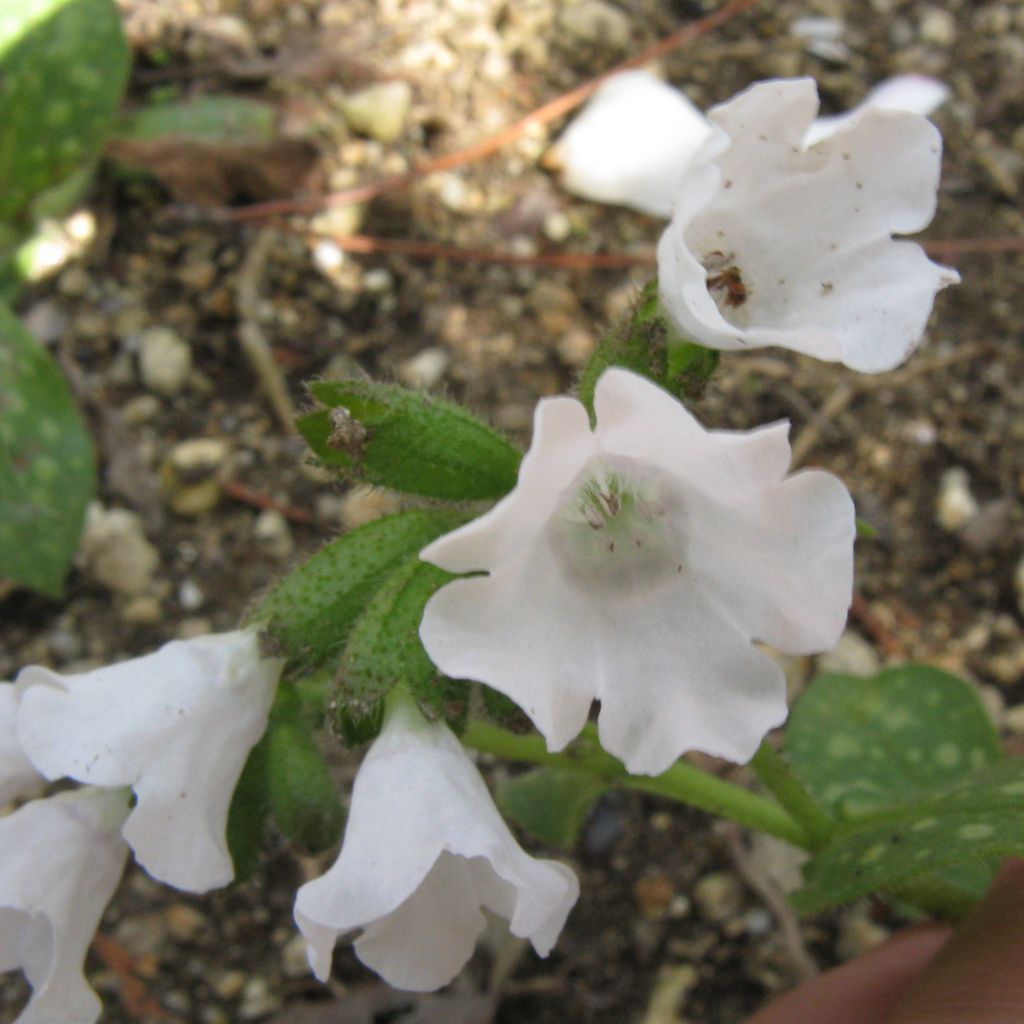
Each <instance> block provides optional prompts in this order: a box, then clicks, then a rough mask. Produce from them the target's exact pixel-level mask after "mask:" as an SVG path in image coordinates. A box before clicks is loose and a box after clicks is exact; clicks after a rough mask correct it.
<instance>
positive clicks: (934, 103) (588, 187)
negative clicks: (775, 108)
mask: <svg viewBox="0 0 1024 1024" xmlns="http://www.w3.org/2000/svg"><path fill="white" fill-rule="evenodd" d="M948 97H949V88H948V86H946V85H944V84H943V83H942V82H940V81H938V80H937V79H935V78H929V77H928V76H927V75H897V76H896V77H895V78H887V79H886V80H885V81H884V82H880V83H879V84H878V85H877V86H875V88H873V89H872V90H871V91H870V92H869V93H868V94H867V95H866V96H865V97H864V99H863V100H862V101H861V103H859V104H858V105H857V106H856V107H855V108H854V109H853V110H851V111H849V112H847V113H845V114H837V115H831V116H827V117H819V118H816V119H815V120H814V121H813V122H812V123H811V126H810V128H808V129H807V133H806V135H805V136H804V139H803V144H804V145H805V146H809V145H811V144H812V143H814V142H817V141H819V140H820V139H823V138H825V137H826V136H827V135H831V134H832V133H833V132H835V131H836V130H837V129H838V128H840V127H841V126H842V125H844V124H846V123H847V122H848V121H850V120H851V119H852V118H854V117H856V116H857V115H858V114H859V113H861V111H863V110H865V109H866V108H868V107H876V108H878V109H879V110H903V111H906V112H907V113H911V114H920V115H921V116H922V117H927V116H928V115H929V114H931V113H932V112H933V111H934V110H936V109H937V108H938V107H939V106H941V105H942V103H944V102H945V101H946V99H947V98H948ZM711 131H712V128H711V122H710V121H708V119H707V118H706V117H705V116H704V114H703V113H701V111H700V110H699V109H698V108H697V107H696V106H694V104H693V103H691V102H690V100H689V99H688V98H687V96H686V94H685V93H684V92H682V91H681V90H680V89H677V88H675V86H672V85H669V84H668V83H667V82H663V81H662V80H661V79H660V78H657V77H655V76H654V75H652V74H651V73H650V72H649V71H623V72H622V73H621V74H618V75H613V76H612V77H611V78H609V79H608V80H607V81H606V82H604V84H602V86H601V87H600V88H599V89H598V90H597V92H595V93H594V95H593V96H592V97H591V99H590V101H589V102H588V103H587V105H586V106H585V107H584V108H583V109H582V110H581V111H580V113H579V115H578V116H577V117H576V118H575V119H574V120H573V121H572V122H571V123H570V125H569V127H568V128H566V130H565V131H564V132H563V133H562V135H561V137H560V138H559V139H558V141H557V142H556V143H555V144H554V145H553V146H552V147H551V149H550V150H548V152H547V154H546V155H545V159H544V162H545V163H546V164H547V165H548V166H549V167H550V168H551V169H552V170H554V171H555V172H556V173H557V175H558V180H559V183H560V184H561V185H562V186H563V188H566V189H567V190H568V191H570V192H573V193H575V194H576V195H578V196H582V197H583V198H584V199H591V200H593V201H595V202H599V203H617V204H619V205H621V206H629V207H631V208H633V209H634V210H640V211H641V212H642V213H650V214H653V215H654V216H656V217H664V218H666V219H667V218H668V217H671V216H672V209H673V207H674V206H675V202H676V199H677V197H678V196H679V194H680V192H681V190H682V189H683V186H684V185H685V184H686V181H687V172H688V171H689V168H690V163H691V161H692V160H693V158H694V157H695V156H696V155H697V152H698V150H699V149H700V147H701V146H702V145H703V143H704V142H705V141H706V140H707V138H708V136H709V135H710V134H711Z"/></svg>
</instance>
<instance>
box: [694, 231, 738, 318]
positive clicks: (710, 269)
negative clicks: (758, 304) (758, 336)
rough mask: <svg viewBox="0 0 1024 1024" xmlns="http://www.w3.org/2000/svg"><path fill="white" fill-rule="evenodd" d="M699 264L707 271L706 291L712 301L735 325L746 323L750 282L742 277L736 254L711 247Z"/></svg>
mask: <svg viewBox="0 0 1024 1024" xmlns="http://www.w3.org/2000/svg"><path fill="white" fill-rule="evenodd" d="M701 263H703V265H704V270H705V271H706V273H707V289H708V294H709V295H710V296H711V298H712V299H714V300H715V305H716V306H718V311H719V313H721V314H722V316H723V317H724V318H725V319H726V320H728V321H729V323H731V324H733V325H734V326H735V327H747V326H749V324H750V311H749V309H748V308H747V303H748V300H749V298H750V284H749V282H748V281H745V280H744V279H743V271H742V269H741V268H740V266H739V264H738V263H737V262H736V254H735V253H732V252H722V251H721V250H720V249H713V250H712V251H711V252H709V253H706V254H705V256H704V258H703V259H702V260H701Z"/></svg>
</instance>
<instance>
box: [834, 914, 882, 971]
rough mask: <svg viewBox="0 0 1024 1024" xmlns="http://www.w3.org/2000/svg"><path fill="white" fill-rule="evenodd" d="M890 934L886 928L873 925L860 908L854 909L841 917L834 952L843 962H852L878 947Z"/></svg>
mask: <svg viewBox="0 0 1024 1024" xmlns="http://www.w3.org/2000/svg"><path fill="white" fill-rule="evenodd" d="M890 934H891V933H890V931H889V929H888V928H884V927H883V926H882V925H880V924H875V922H874V921H872V920H871V918H870V917H868V915H867V913H866V912H865V911H864V910H863V909H862V908H860V907H855V908H854V909H853V910H850V911H847V912H846V913H845V914H844V915H843V919H842V923H841V924H840V926H839V938H838V940H837V942H836V952H837V953H838V954H839V956H840V957H841V958H842V959H843V960H852V959H853V958H854V957H858V956H860V955H861V954H862V953H866V952H867V951H868V950H870V949H874V948H875V947H876V946H880V945H881V944H882V943H883V942H885V940H886V939H887V938H889V935H890Z"/></svg>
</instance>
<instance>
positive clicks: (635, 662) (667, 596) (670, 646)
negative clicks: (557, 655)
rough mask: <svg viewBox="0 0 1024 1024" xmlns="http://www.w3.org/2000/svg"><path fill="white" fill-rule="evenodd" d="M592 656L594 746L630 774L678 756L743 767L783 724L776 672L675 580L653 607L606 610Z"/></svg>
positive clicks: (634, 603)
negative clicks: (596, 656) (702, 756)
mask: <svg viewBox="0 0 1024 1024" xmlns="http://www.w3.org/2000/svg"><path fill="white" fill-rule="evenodd" d="M744 625H745V624H744ZM600 652H601V653H600V667H599V673H598V687H597V688H598V697H599V698H600V700H601V713H600V715H599V717H598V731H599V734H600V737H601V743H602V745H603V746H604V747H605V749H606V750H607V751H608V752H609V753H611V754H614V755H615V756H616V757H618V758H619V759H620V760H621V761H622V762H623V763H624V764H625V765H626V768H627V769H628V770H629V771H630V772H631V773H632V774H634V775H639V774H646V775H659V774H661V772H663V771H666V770H667V769H668V768H669V767H671V765H672V763H673V762H674V761H675V760H676V759H677V758H678V757H679V754H680V752H681V751H684V750H701V751H703V752H704V753H707V754H714V755H715V756H718V757H726V758H728V759H729V760H731V761H738V762H745V761H748V760H750V758H751V757H753V755H754V752H755V751H756V750H757V748H758V746H759V745H760V743H761V740H762V739H763V738H764V736H765V734H766V733H767V732H768V731H769V730H770V729H773V728H774V727H775V726H777V725H780V724H781V723H782V722H783V721H785V718H786V683H785V677H784V676H783V674H782V670H781V669H780V668H779V667H778V666H777V665H776V664H775V663H774V662H773V661H771V659H769V658H767V657H766V656H765V655H763V654H761V653H760V652H759V651H757V650H756V649H755V648H754V647H752V646H751V644H750V635H749V632H747V631H746V630H745V629H744V628H743V626H740V625H737V624H736V623H735V622H734V621H733V620H732V619H731V618H729V617H728V610H723V609H720V608H718V607H716V606H715V605H714V604H713V603H712V601H711V600H709V597H708V595H707V593H706V592H705V591H704V590H703V589H702V588H701V586H700V583H699V581H695V580H690V579H688V578H687V576H686V575H684V574H681V575H680V576H679V579H678V581H677V582H676V583H675V584H673V585H672V586H670V587H668V588H666V589H663V590H661V591H659V593H658V600H656V601H642V600H638V599H633V600H630V599H624V600H620V601H618V602H617V603H616V605H615V607H609V608H607V612H606V625H605V632H604V634H603V636H602V637H601V644H600Z"/></svg>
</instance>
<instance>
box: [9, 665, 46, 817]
mask: <svg viewBox="0 0 1024 1024" xmlns="http://www.w3.org/2000/svg"><path fill="white" fill-rule="evenodd" d="M23 691H24V686H23V685H19V686H15V685H14V683H0V807H3V806H4V804H8V803H10V802H11V801H12V800H19V799H21V798H23V797H27V796H35V795H36V794H37V793H38V792H39V791H40V790H42V788H43V787H44V786H45V785H46V780H45V779H44V778H43V777H42V776H41V775H40V774H39V772H37V771H36V769H35V768H34V767H33V765H32V762H31V761H29V759H28V758H27V757H26V756H25V752H24V751H23V750H22V749H21V744H20V743H19V742H18V734H17V730H16V725H17V716H18V704H19V703H20V702H21V694H22V692H23Z"/></svg>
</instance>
